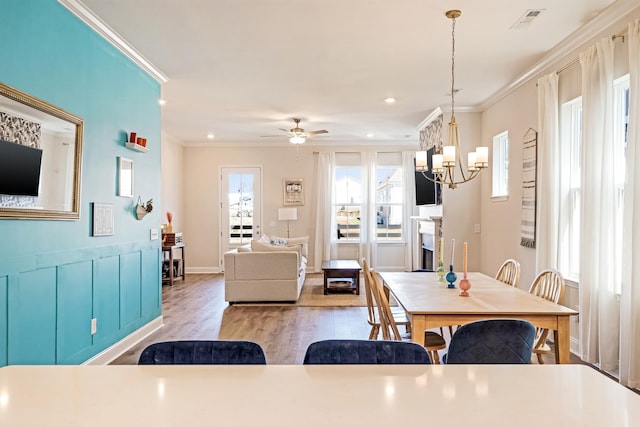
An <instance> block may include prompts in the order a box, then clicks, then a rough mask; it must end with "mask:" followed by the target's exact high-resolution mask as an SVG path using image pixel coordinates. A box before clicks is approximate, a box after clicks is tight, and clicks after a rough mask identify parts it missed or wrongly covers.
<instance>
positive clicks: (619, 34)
mask: <svg viewBox="0 0 640 427" xmlns="http://www.w3.org/2000/svg"><path fill="white" fill-rule="evenodd" d="M628 31H629V30H628V29H627V28H625V29H624V30H621V31H618V32H617V33H615V34H614V35H612V36H611V40H613V41H615V40H616V39H622V42H623V43H624V37H625V34H627V32H628ZM578 62H580V58H579V57H578V58H575V59H574V60H573V61H571V62H569V63H568V64H566V65H565V66H563V67H560V69H558V70H556V74H560V73H561V72H563V71H564V70H566V69H567V68H570V67H572V66H574V65H575V64H577V63H578Z"/></svg>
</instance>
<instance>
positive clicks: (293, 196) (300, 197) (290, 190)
mask: <svg viewBox="0 0 640 427" xmlns="http://www.w3.org/2000/svg"><path fill="white" fill-rule="evenodd" d="M282 181H283V184H282V186H283V191H284V201H283V205H284V206H303V205H304V184H303V182H302V178H294V179H291V178H285V179H283V180H282Z"/></svg>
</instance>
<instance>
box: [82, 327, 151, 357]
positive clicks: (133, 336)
mask: <svg viewBox="0 0 640 427" xmlns="http://www.w3.org/2000/svg"><path fill="white" fill-rule="evenodd" d="M163 326H164V321H163V319H162V316H158V317H156V318H155V319H153V320H152V321H151V322H149V323H147V324H146V325H144V326H143V327H141V328H140V329H137V330H135V331H133V332H132V333H130V334H129V335H127V336H126V337H124V338H123V339H121V340H120V341H118V342H117V343H115V344H113V345H112V346H111V347H108V348H106V349H104V350H102V351H101V352H100V353H98V354H96V355H95V356H93V357H92V358H90V359H88V360H86V361H85V362H83V363H82V364H83V365H108V364H109V363H111V362H113V361H114V360H116V359H117V358H118V357H119V356H120V355H122V354H123V353H124V352H125V351H127V350H129V349H130V348H131V347H133V346H134V345H136V344H138V343H139V342H140V341H142V340H143V339H145V338H147V337H148V336H149V335H151V334H152V333H154V332H155V331H157V330H159V329H160V328H162V327H163Z"/></svg>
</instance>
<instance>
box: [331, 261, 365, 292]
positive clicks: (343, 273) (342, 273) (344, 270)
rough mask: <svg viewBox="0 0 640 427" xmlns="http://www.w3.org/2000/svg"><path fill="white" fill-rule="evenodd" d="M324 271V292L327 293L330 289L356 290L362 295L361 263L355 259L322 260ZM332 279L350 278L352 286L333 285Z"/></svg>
mask: <svg viewBox="0 0 640 427" xmlns="http://www.w3.org/2000/svg"><path fill="white" fill-rule="evenodd" d="M322 271H323V272H324V294H325V295H327V293H328V292H329V290H338V289H339V290H348V291H355V292H356V295H360V264H358V261H354V260H338V259H333V260H329V261H322ZM332 279H349V280H350V281H351V285H350V286H339V287H338V286H331V282H332V281H335V280H332Z"/></svg>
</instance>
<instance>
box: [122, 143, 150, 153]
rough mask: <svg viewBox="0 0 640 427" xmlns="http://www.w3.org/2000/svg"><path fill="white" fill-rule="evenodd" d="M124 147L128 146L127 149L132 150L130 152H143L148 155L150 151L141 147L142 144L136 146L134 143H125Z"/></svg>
mask: <svg viewBox="0 0 640 427" xmlns="http://www.w3.org/2000/svg"><path fill="white" fill-rule="evenodd" d="M124 145H126V146H127V148H128V149H130V150H134V151H140V152H142V153H147V152H148V151H149V149H148V148H146V147H143V146H142V145H140V144H134V143H132V142H125V143H124Z"/></svg>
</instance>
